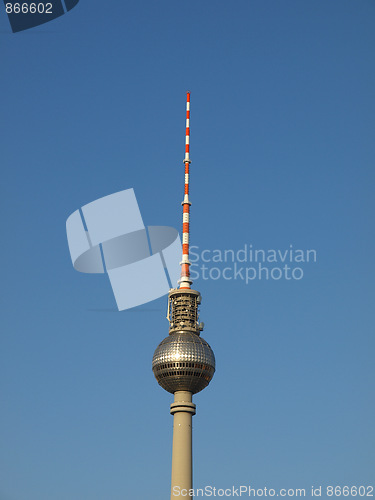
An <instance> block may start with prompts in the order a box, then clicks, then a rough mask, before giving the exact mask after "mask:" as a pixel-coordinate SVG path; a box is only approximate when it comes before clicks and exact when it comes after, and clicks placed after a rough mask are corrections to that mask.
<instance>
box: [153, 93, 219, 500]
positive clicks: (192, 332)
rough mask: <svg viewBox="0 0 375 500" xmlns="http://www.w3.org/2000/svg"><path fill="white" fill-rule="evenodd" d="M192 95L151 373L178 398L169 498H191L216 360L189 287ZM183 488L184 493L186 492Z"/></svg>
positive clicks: (197, 299) (173, 407)
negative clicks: (170, 278) (177, 225)
mask: <svg viewBox="0 0 375 500" xmlns="http://www.w3.org/2000/svg"><path fill="white" fill-rule="evenodd" d="M189 149H190V92H188V93H187V102H186V143H185V159H184V165H185V194H184V201H183V202H182V206H183V219H182V261H181V263H180V264H181V278H180V280H179V282H178V284H179V287H178V288H172V289H171V290H170V292H169V295H168V314H167V319H168V321H169V335H168V337H166V338H165V339H164V340H163V341H162V342H161V343H160V344H159V345H158V347H157V348H156V350H155V353H154V357H153V359H152V370H153V372H154V375H155V377H156V380H157V381H158V383H159V385H161V387H162V388H163V389H165V390H166V391H168V392H170V393H172V394H174V402H173V403H172V404H171V414H172V415H173V447H172V482H171V500H173V499H174V498H181V496H185V497H186V496H187V497H190V496H191V495H189V494H188V492H189V490H190V489H191V488H192V487H193V474H192V472H193V471H192V465H193V463H192V417H193V415H195V408H196V406H195V404H194V403H193V402H192V396H193V394H196V393H197V392H200V391H202V390H203V389H204V388H205V387H207V385H208V384H209V383H210V381H211V379H212V377H213V375H214V372H215V356H214V353H213V351H212V349H211V347H210V346H209V345H208V343H207V342H206V341H205V340H204V339H203V338H202V337H201V336H200V333H201V331H202V330H203V326H204V324H203V323H199V315H198V306H199V304H200V303H201V295H200V293H199V292H197V291H196V290H193V289H192V288H191V285H192V280H191V279H190V271H189V266H190V262H189V235H190V233H189V228H190V226H189V218H190V205H191V203H190V201H189V174H190V163H191V162H190V155H189V152H190V150H189ZM183 490H185V491H183Z"/></svg>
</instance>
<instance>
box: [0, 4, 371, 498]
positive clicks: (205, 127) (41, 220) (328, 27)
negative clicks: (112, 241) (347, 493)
mask: <svg viewBox="0 0 375 500" xmlns="http://www.w3.org/2000/svg"><path fill="white" fill-rule="evenodd" d="M374 21H375V3H374V2H373V1H370V0H361V1H360V2H358V1H354V0H352V1H348V0H331V1H329V2H327V1H326V0H324V1H323V0H314V1H313V2H312V1H310V2H307V1H300V0H298V1H297V0H282V1H281V0H268V1H267V2H265V1H260V0H257V1H255V0H250V1H249V0H247V1H236V2H222V1H215V2H214V1H212V0H208V1H206V2H198V1H192V2H189V3H184V4H183V3H180V2H171V1H166V2H161V3H160V2H151V1H145V2H120V1H116V2H108V3H107V2H101V1H98V0H91V1H90V2H86V1H85V0H81V1H80V2H79V4H78V5H77V7H75V8H74V9H73V10H71V11H70V12H69V13H68V14H66V15H64V16H62V17H61V18H59V19H56V20H54V21H53V22H50V23H48V24H45V25H43V26H41V27H38V28H35V29H32V30H28V31H25V32H20V33H17V34H13V33H12V32H11V30H10V27H9V22H8V19H7V17H6V15H5V13H4V12H3V13H2V15H0V43H1V65H2V78H1V83H0V86H1V90H2V92H1V95H2V98H1V108H2V118H1V128H2V131H1V156H2V196H1V202H2V205H3V206H2V213H3V217H2V227H3V229H2V231H3V244H2V246H1V258H2V262H3V270H2V304H3V307H2V325H3V328H2V335H1V354H0V366H1V407H2V410H1V413H0V424H1V429H2V432H1V434H2V438H1V447H0V449H1V452H0V460H1V471H2V472H1V474H2V478H1V482H0V499H1V500H122V499H125V498H131V499H133V500H141V499H144V498H152V499H153V500H162V499H163V500H164V499H165V498H168V496H169V490H170V461H171V446H172V417H171V416H170V415H169V404H170V403H171V402H172V396H171V395H169V394H168V393H166V392H164V391H163V390H162V389H161V388H160V387H158V385H157V383H156V381H155V379H154V377H153V374H152V371H151V359H152V355H153V352H154V350H155V348H156V346H157V345H158V343H159V342H160V341H161V340H162V339H163V338H164V337H165V336H166V335H167V334H168V322H167V320H166V319H165V311H166V303H167V301H166V297H162V298H160V299H158V300H156V301H154V302H152V303H149V304H146V305H144V306H140V307H139V308H136V309H132V310H129V311H124V312H121V313H119V312H117V311H116V309H115V301H114V298H113V294H112V292H111V289H110V285H109V282H108V279H106V278H105V277H103V276H98V275H83V274H80V273H78V272H76V271H74V269H73V267H72V265H71V261H70V256H69V251H68V246H67V242H66V234H65V221H66V219H67V217H68V216H69V215H70V214H71V213H72V212H73V211H74V210H76V209H77V208H79V207H81V206H82V205H84V204H86V203H89V202H91V201H93V200H95V199H98V198H100V197H102V196H105V195H108V194H111V193H114V192H117V191H120V190H122V189H127V188H134V190H135V193H136V196H137V199H138V203H139V205H140V208H141V211H142V216H143V220H144V222H145V224H146V225H169V226H173V227H176V228H178V229H180V227H181V205H180V202H181V200H182V195H183V164H182V159H183V156H184V125H185V123H184V120H185V92H186V90H190V91H191V158H192V167H191V201H192V208H191V213H192V217H191V221H192V223H191V231H192V236H191V241H192V244H194V245H198V246H199V248H200V249H201V250H202V249H212V250H213V249H221V250H224V249H234V250H236V251H237V250H238V249H240V248H243V247H244V245H245V244H247V245H250V244H252V245H253V247H254V248H261V249H280V250H282V251H283V250H285V249H287V248H289V247H290V245H293V248H296V249H298V248H299V249H315V250H316V252H317V262H316V263H309V264H304V265H303V271H304V276H303V279H301V280H285V279H280V280H265V279H262V280H259V279H258V280H253V281H251V282H250V283H248V284H246V283H245V282H244V280H241V279H237V280H234V279H232V280H224V279H218V280H203V279H202V278H201V279H198V280H196V282H195V283H194V286H195V287H196V288H197V289H198V290H199V291H200V292H201V293H202V296H203V301H202V306H201V319H202V320H203V321H204V322H205V324H206V327H205V330H204V332H203V337H204V338H205V339H206V340H207V341H208V342H209V343H210V345H211V346H212V348H213V349H214V352H215V355H216V360H217V371H216V374H215V376H214V379H213V381H212V383H211V384H210V386H209V387H208V388H207V389H206V390H205V391H203V392H202V393H200V394H198V395H197V396H196V397H195V398H194V401H195V403H196V404H197V415H196V416H195V417H194V421H193V424H194V485H195V487H204V486H205V485H212V486H215V487H217V488H221V487H225V488H229V487H231V486H232V485H243V484H245V485H246V484H251V485H252V486H255V487H256V488H264V487H267V488H306V491H307V492H309V491H310V488H311V486H313V485H314V487H316V486H319V485H322V486H323V487H325V486H327V485H334V486H335V485H341V486H344V485H349V486H351V485H356V486H360V485H365V486H366V485H369V484H374V474H373V471H374V470H375V455H374V444H375V443H374V437H375V436H374V410H375V408H374V398H373V387H374V368H373V359H374V328H373V323H374V320H373V316H374V315H373V300H374V292H373V280H374V265H373V255H374V231H373V226H374V220H373V213H374V212H373V211H374V195H373V192H374V169H373V158H374V154H375V147H374V140H373V136H374V128H375V119H374V116H375V99H374V88H375V62H374V47H375V31H374ZM246 265H250V264H246ZM145 478H146V479H145ZM307 496H309V493H308V494H307ZM323 496H324V495H323Z"/></svg>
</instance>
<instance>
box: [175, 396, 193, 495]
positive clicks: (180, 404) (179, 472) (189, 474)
mask: <svg viewBox="0 0 375 500" xmlns="http://www.w3.org/2000/svg"><path fill="white" fill-rule="evenodd" d="M171 414H172V415H173V449H172V481H171V500H174V499H176V498H179V499H181V497H182V495H183V496H184V497H185V498H191V495H189V494H188V493H189V490H191V489H192V487H193V454H192V417H193V415H195V404H194V403H192V393H191V392H189V391H177V392H175V393H174V403H172V404H171Z"/></svg>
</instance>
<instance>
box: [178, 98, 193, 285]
mask: <svg viewBox="0 0 375 500" xmlns="http://www.w3.org/2000/svg"><path fill="white" fill-rule="evenodd" d="M190 163H191V161H190V92H187V94H186V137H185V159H184V164H185V194H184V201H183V202H182V203H181V205H182V206H183V214H182V261H181V262H180V264H181V279H180V280H179V285H180V289H189V288H190V285H191V284H192V283H193V282H192V280H191V279H190V269H189V267H190V262H189V236H190V228H189V223H190V205H191V203H190V201H189V173H190V172H189V170H190Z"/></svg>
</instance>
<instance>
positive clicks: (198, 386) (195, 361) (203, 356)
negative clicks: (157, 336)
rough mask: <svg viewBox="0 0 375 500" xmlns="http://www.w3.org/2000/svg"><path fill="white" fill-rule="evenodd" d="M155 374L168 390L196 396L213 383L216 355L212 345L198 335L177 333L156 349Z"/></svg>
mask: <svg viewBox="0 0 375 500" xmlns="http://www.w3.org/2000/svg"><path fill="white" fill-rule="evenodd" d="M152 371H153V372H154V375H155V378H156V380H157V381H158V383H159V385H161V387H162V388H163V389H165V390H166V391H168V392H171V393H172V394H173V393H174V392H176V391H190V392H192V393H193V394H196V393H197V392H199V391H201V390H202V389H204V388H205V387H207V386H208V384H209V383H210V381H211V379H212V377H213V375H214V373H215V356H214V353H213V351H212V349H211V347H210V346H209V344H208V343H207V342H206V341H205V340H204V339H202V337H199V336H198V335H196V334H195V333H191V332H178V333H173V334H171V335H169V336H168V337H166V338H165V339H164V340H163V341H162V342H161V343H160V344H159V345H158V347H157V348H156V350H155V353H154V357H153V359H152Z"/></svg>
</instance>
